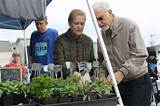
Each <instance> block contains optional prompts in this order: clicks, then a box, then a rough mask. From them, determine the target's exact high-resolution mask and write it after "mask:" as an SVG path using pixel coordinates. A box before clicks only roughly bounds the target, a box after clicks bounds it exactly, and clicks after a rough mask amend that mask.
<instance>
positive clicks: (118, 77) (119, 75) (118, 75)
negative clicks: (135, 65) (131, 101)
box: [114, 71, 124, 84]
mask: <svg viewBox="0 0 160 106" xmlns="http://www.w3.org/2000/svg"><path fill="white" fill-rule="evenodd" d="M114 75H115V78H116V81H117V84H119V83H120V82H121V81H122V80H123V78H124V74H123V72H121V71H117V72H115V73H114Z"/></svg>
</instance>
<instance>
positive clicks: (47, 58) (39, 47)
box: [30, 28, 58, 65]
mask: <svg viewBox="0 0 160 106" xmlns="http://www.w3.org/2000/svg"><path fill="white" fill-rule="evenodd" d="M57 36H58V32H57V30H55V29H51V28H48V29H47V30H46V31H45V32H43V33H40V32H37V31H34V32H33V33H32V34H31V39H30V56H31V57H32V61H33V62H34V63H41V64H42V65H48V64H50V63H54V60H53V53H54V43H55V40H56V38H57Z"/></svg>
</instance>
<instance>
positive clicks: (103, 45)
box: [86, 0, 124, 106]
mask: <svg viewBox="0 0 160 106" xmlns="http://www.w3.org/2000/svg"><path fill="white" fill-rule="evenodd" d="M86 2H87V5H88V9H89V12H90V15H91V18H92V21H93V24H94V28H95V31H96V33H97V36H98V40H99V42H100V47H101V49H102V52H103V56H104V59H105V64H106V66H107V68H108V71H109V74H110V76H111V78H112V80H113V87H114V89H115V92H116V95H117V97H118V102H119V104H120V106H124V105H123V102H122V98H121V95H120V92H119V89H118V86H117V81H116V79H115V76H114V72H113V69H112V66H111V62H110V60H109V56H108V53H107V49H106V47H105V44H104V41H103V38H102V35H101V33H100V30H98V23H97V21H96V16H95V14H94V11H93V9H92V8H91V6H90V3H89V0H86Z"/></svg>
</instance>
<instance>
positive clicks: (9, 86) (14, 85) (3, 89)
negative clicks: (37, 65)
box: [0, 80, 25, 96]
mask: <svg viewBox="0 0 160 106" xmlns="http://www.w3.org/2000/svg"><path fill="white" fill-rule="evenodd" d="M21 93H25V84H24V83H23V82H14V81H8V80H7V81H5V82H2V83H0V96H1V95H2V94H3V95H7V94H21Z"/></svg>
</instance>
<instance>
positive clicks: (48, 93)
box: [29, 75, 54, 104]
mask: <svg viewBox="0 0 160 106" xmlns="http://www.w3.org/2000/svg"><path fill="white" fill-rule="evenodd" d="M53 82H54V79H53V78H51V77H49V76H47V75H41V76H37V77H34V78H32V80H31V82H30V84H29V93H31V94H32V95H33V99H34V100H35V101H36V102H38V103H40V104H51V103H53V98H52V95H53Z"/></svg>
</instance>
